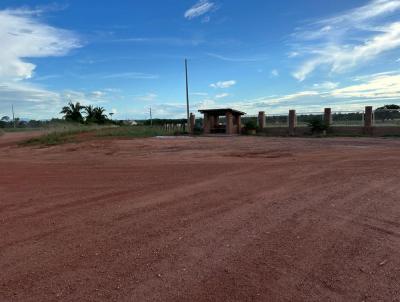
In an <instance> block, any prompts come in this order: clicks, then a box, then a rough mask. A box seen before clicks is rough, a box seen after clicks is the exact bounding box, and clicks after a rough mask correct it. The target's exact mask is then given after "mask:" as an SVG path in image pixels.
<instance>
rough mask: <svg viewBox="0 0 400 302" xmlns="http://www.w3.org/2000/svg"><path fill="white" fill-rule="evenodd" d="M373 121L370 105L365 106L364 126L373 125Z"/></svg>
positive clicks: (369, 126)
mask: <svg viewBox="0 0 400 302" xmlns="http://www.w3.org/2000/svg"><path fill="white" fill-rule="evenodd" d="M373 121H374V113H373V108H372V106H367V107H365V114H364V127H365V128H371V127H372V126H373Z"/></svg>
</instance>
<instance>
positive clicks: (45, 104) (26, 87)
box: [0, 81, 115, 119]
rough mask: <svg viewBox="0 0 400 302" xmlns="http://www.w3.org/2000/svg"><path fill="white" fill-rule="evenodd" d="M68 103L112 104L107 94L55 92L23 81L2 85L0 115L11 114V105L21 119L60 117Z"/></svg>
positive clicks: (0, 90) (69, 91)
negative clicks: (63, 107) (62, 109)
mask: <svg viewBox="0 0 400 302" xmlns="http://www.w3.org/2000/svg"><path fill="white" fill-rule="evenodd" d="M97 92H100V91H97ZM110 98H111V97H110ZM114 98H115V97H114V96H112V99H114ZM68 101H72V102H80V103H81V104H83V105H104V104H107V103H110V101H109V97H108V96H107V95H106V94H105V93H102V94H98V93H96V92H84V91H74V90H66V91H63V92H55V91H51V90H48V89H45V88H42V87H39V86H35V85H32V84H29V83H25V82H23V81H11V82H3V83H0V113H7V112H9V110H10V108H11V105H14V107H15V109H16V114H17V116H18V117H21V118H32V119H38V118H52V117H60V115H59V112H60V110H61V108H62V106H64V105H65V104H66V103H67V102H68Z"/></svg>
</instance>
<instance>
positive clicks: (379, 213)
mask: <svg viewBox="0 0 400 302" xmlns="http://www.w3.org/2000/svg"><path fill="white" fill-rule="evenodd" d="M1 141H2V138H0V171H1V173H0V226H1V228H0V301H400V203H399V201H400V186H399V181H400V161H399V155H400V140H390V139H361V138H360V139H322V140H320V139H284V138H279V139H271V138H257V137H235V138H232V137H231V138H178V139H156V138H154V139H134V140H103V141H100V140H95V141H89V142H86V143H80V144H68V145H63V146H56V147H51V148H31V147H17V146H15V145H12V144H11V143H7V144H1Z"/></svg>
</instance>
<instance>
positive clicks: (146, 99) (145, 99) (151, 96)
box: [135, 93, 158, 102]
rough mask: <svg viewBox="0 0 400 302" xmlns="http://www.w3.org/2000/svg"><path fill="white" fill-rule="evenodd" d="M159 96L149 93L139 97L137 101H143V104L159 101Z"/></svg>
mask: <svg viewBox="0 0 400 302" xmlns="http://www.w3.org/2000/svg"><path fill="white" fill-rule="evenodd" d="M157 97H158V95H157V94H155V93H147V94H145V95H139V96H137V97H136V98H135V99H136V100H138V101H143V102H151V101H154V100H155V99H157Z"/></svg>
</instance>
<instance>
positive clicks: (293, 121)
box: [289, 110, 297, 135]
mask: <svg viewBox="0 0 400 302" xmlns="http://www.w3.org/2000/svg"><path fill="white" fill-rule="evenodd" d="M296 127H297V116H296V110H289V135H295V133H296V132H295V131H296Z"/></svg>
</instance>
